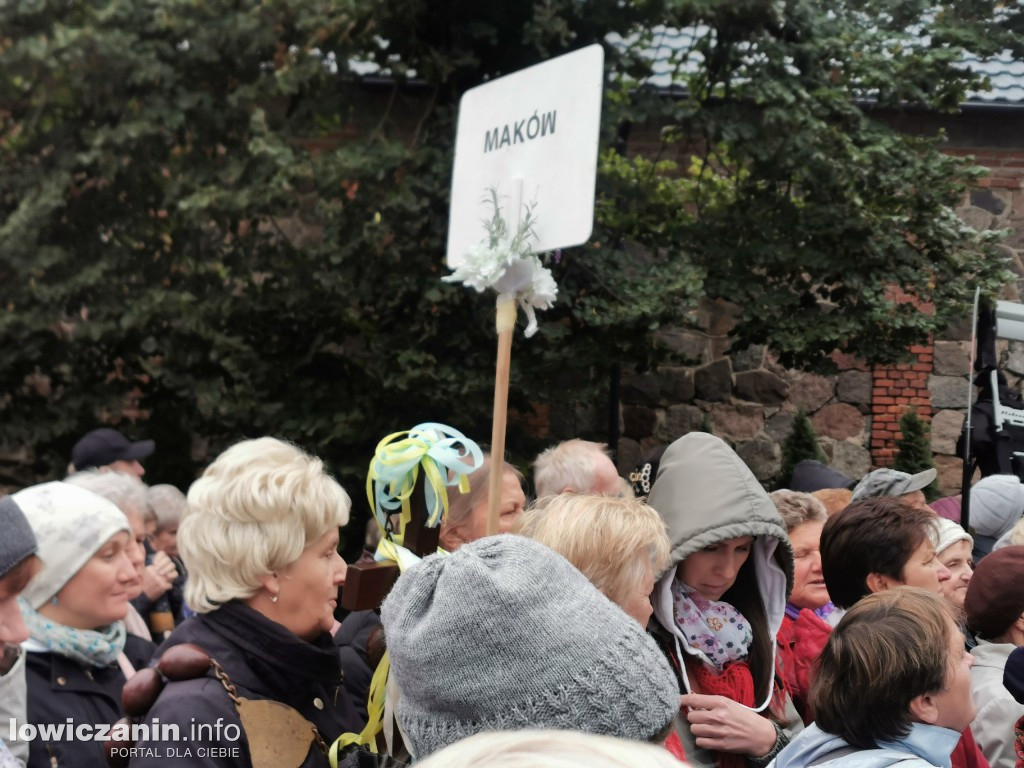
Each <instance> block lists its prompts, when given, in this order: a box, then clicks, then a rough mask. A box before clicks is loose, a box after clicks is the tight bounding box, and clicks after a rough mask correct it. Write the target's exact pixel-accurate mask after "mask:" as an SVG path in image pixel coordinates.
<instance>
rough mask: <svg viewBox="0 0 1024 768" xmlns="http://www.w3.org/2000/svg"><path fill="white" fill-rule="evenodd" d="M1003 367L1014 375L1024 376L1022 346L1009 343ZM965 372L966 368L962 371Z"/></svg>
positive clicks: (1015, 342) (1023, 345)
mask: <svg viewBox="0 0 1024 768" xmlns="http://www.w3.org/2000/svg"><path fill="white" fill-rule="evenodd" d="M1004 367H1005V368H1006V369H1007V370H1008V371H1012V372H1013V373H1016V374H1018V375H1019V374H1024V344H1021V342H1019V341H1011V342H1010V349H1009V351H1008V353H1007V355H1006V363H1005V364H1004ZM964 370H965V371H966V370H967V369H966V368H965V369H964Z"/></svg>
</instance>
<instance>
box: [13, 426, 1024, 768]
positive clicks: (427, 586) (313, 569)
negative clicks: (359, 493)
mask: <svg viewBox="0 0 1024 768" xmlns="http://www.w3.org/2000/svg"><path fill="white" fill-rule="evenodd" d="M154 450H155V445H154V443H153V442H152V441H145V440H144V441H138V442H132V441H130V440H128V439H127V438H126V437H124V435H122V434H121V433H120V432H117V431H115V430H113V429H109V428H104V429H99V430H95V431H94V432H91V433H89V434H88V435H86V436H85V437H83V438H82V439H81V440H80V441H79V442H78V444H77V445H76V446H75V448H74V450H73V452H72V456H71V466H70V467H69V475H68V477H66V478H65V479H64V480H62V481H56V482H48V483H43V484H40V485H35V486H31V487H28V488H24V489H22V490H19V491H17V492H15V493H13V494H12V495H10V496H6V497H2V498H0V642H2V643H3V646H2V647H3V654H2V656H0V768H20V767H21V766H29V768H54V767H55V766H82V767H84V768H92V767H93V766H95V767H96V768H99V767H100V766H103V765H106V764H107V763H108V761H109V762H110V764H112V765H127V766H133V767H135V768H149V766H158V765H164V764H167V763H171V762H173V763H174V764H178V765H182V766H197V767H198V766H202V767H203V768H214V767H216V768H228V767H232V768H234V767H236V766H237V767H240V768H241V767H244V768H253V767H254V766H255V767H259V768H262V767H263V766H275V767H277V766H279V767H280V768H298V766H308V767H312V766H327V765H331V766H334V767H335V768H336V766H339V765H340V766H351V767H352V768H362V766H400V765H408V764H415V765H423V766H426V767H428V768H434V767H436V768H441V767H442V766H444V767H455V768H459V767H461V766H466V768H468V767H469V766H492V767H493V768H514V767H515V766H527V765H529V766H542V767H543V766H549V767H550V768H555V766H558V767H564V768H571V767H573V766H594V767H595V768H605V767H607V768H611V767H612V766H636V765H645V766H656V767H660V766H670V765H682V764H690V765H693V766H700V767H701V768H704V767H706V768H767V766H770V765H771V766H775V768H817V767H818V766H827V768H883V767H885V766H890V765H895V764H896V763H900V764H902V768H924V767H925V766H933V767H934V768H950V767H951V766H953V767H955V768H986V766H991V768H1024V650H1021V649H1024V522H1022V518H1024V487H1022V486H1021V482H1020V480H1019V479H1018V478H1017V477H1015V476H1008V475H996V476H991V477H986V478H984V479H982V480H981V481H980V482H978V483H977V484H976V485H975V486H974V488H973V489H972V491H971V505H972V506H971V509H972V516H971V519H972V521H973V526H972V530H971V531H965V530H964V529H963V528H962V527H961V525H960V524H959V514H960V502H959V499H958V498H956V497H950V498H946V499H940V500H938V501H937V502H934V503H933V504H932V505H931V506H929V505H928V503H927V501H926V498H925V494H924V491H925V489H926V488H927V487H928V486H929V485H930V484H931V483H932V481H933V480H934V479H935V471H934V470H928V471H925V472H921V473H918V474H916V475H911V474H907V473H903V472H898V471H895V470H892V469H886V468H883V469H878V470H874V471H873V472H870V473H868V474H867V475H866V476H864V477H863V478H848V477H845V476H844V475H842V474H841V473H839V472H837V471H836V470H834V469H832V468H829V467H827V466H824V465H821V464H819V463H817V462H804V463H802V464H801V465H798V467H797V468H796V470H795V471H794V473H793V476H792V478H790V482H789V486H790V487H789V488H788V489H784V490H779V491H775V492H774V493H771V494H769V493H768V492H767V491H766V490H765V489H764V487H763V486H762V485H761V483H760V482H759V481H758V480H757V479H756V478H755V477H754V475H753V473H752V472H751V471H750V470H749V469H748V467H747V466H746V465H745V464H744V463H743V461H742V460H741V459H740V458H739V456H738V455H737V454H736V453H735V452H734V451H733V450H732V449H731V448H730V447H729V445H728V444H726V443H725V442H724V441H722V440H721V439H719V438H717V437H714V436H712V435H710V434H706V433H701V432H695V433H690V434H686V435H683V436H682V437H680V438H679V439H677V440H676V441H674V442H673V443H672V444H670V445H668V446H664V447H662V448H659V449H658V450H656V451H652V452H651V453H650V454H648V455H647V456H645V457H644V458H643V459H642V460H641V461H640V463H639V466H637V467H636V468H635V470H634V471H633V472H631V473H630V475H629V478H628V481H627V480H626V479H623V478H621V477H620V476H619V474H618V472H617V471H616V468H615V465H614V463H613V462H612V460H611V458H610V456H609V454H608V452H607V450H606V448H605V447H604V446H602V445H600V444H598V443H593V442H589V441H585V440H579V439H573V440H568V441H566V442H564V443H560V444H558V445H556V446H553V447H551V448H549V449H548V450H545V451H544V452H543V453H541V454H540V455H539V456H538V457H537V459H536V461H535V462H534V463H533V466H532V468H531V469H532V472H531V481H532V487H533V488H534V489H535V494H533V496H534V498H533V499H529V498H528V495H527V480H526V478H525V477H524V476H523V474H522V473H520V472H519V471H518V470H517V469H515V468H514V467H513V466H511V465H510V464H508V463H504V462H493V461H491V459H490V457H487V456H486V455H485V456H484V459H483V461H482V462H480V463H479V466H477V467H476V468H475V469H474V470H473V471H472V472H471V473H470V474H468V476H467V480H468V482H467V483H464V484H462V485H460V484H458V483H453V484H451V485H450V486H449V487H448V500H447V505H446V511H445V514H444V515H443V517H442V519H441V520H440V527H439V531H438V542H439V550H438V552H437V554H431V555H429V556H426V557H424V558H422V559H420V560H418V561H415V560H416V559H415V558H411V560H402V567H401V575H400V576H398V578H397V580H396V581H395V582H394V585H393V586H392V587H391V589H390V591H389V592H388V593H387V597H386V599H385V600H384V601H383V603H382V605H381V606H380V607H379V609H377V610H368V611H357V612H352V613H347V614H346V613H345V612H344V611H343V610H342V609H340V608H339V590H341V589H343V587H344V585H345V581H346V574H347V570H348V566H347V564H346V563H345V561H344V560H343V559H342V558H341V557H340V555H339V553H338V548H339V532H340V530H341V529H343V528H344V526H346V525H347V523H348V521H349V514H350V509H351V500H350V497H349V494H348V493H347V492H346V490H345V489H343V488H342V487H341V486H340V485H339V484H338V482H337V481H336V480H335V479H334V478H333V477H331V475H330V474H329V473H328V472H327V470H326V469H325V467H324V465H323V463H322V462H321V461H320V460H319V459H318V458H316V457H315V456H312V455H310V454H309V453H307V452H305V451H303V450H302V449H301V448H299V447H297V446H295V445H293V444H290V443H287V442H284V441H282V440H278V439H275V438H270V437H264V438H259V439H253V440H244V441H242V442H240V443H238V444H236V445H234V446H232V447H230V448H229V449H227V450H226V451H225V452H224V453H222V454H221V455H220V456H218V457H217V458H216V459H215V460H214V461H213V462H212V463H211V464H210V465H209V466H208V467H206V469H205V470H204V471H203V473H202V474H201V476H200V477H199V478H198V479H197V480H196V481H195V482H194V483H193V484H192V485H191V486H190V487H189V488H188V489H187V495H186V494H185V493H182V492H181V491H180V490H179V489H177V488H175V487H174V486H169V485H155V486H151V487H147V486H146V485H145V484H144V482H143V479H142V478H143V477H144V473H145V470H144V468H143V464H142V463H143V462H144V461H145V460H146V459H147V458H148V457H149V456H150V455H151V454H152V453H153V451H154ZM497 465H500V466H501V467H502V469H501V472H502V475H501V479H500V482H497V480H496V481H495V487H497V488H499V489H500V499H498V500H497V501H496V506H497V510H498V521H497V529H498V534H497V535H487V531H488V509H489V506H490V502H491V500H490V499H489V497H488V494H489V488H490V486H491V483H490V480H491V474H492V472H494V471H497V470H496V469H495V468H496V466H497ZM400 519H401V518H400V517H399V516H395V517H393V518H391V522H389V524H388V526H387V528H388V530H387V532H386V533H385V534H384V535H385V536H388V537H392V538H394V543H400V542H401V540H402V539H401V534H402V531H400V530H395V529H400V528H401V523H400ZM392 523H393V526H392ZM396 532H397V534H398V535H397V537H396V536H395V534H396ZM376 538H377V537H369V538H368V544H370V545H373V544H375V541H376ZM369 554H370V553H367V560H372V558H370V557H369ZM378 559H380V557H378ZM384 674H386V679H385V678H384V677H383V675H384ZM382 681H383V682H382ZM368 721H369V722H370V723H371V728H369V729H367V723H368ZM374 724H379V726H380V731H381V732H380V734H379V735H378V734H377V732H376V730H374V727H373V726H374ZM83 728H84V729H85V730H83ZM367 733H369V735H368V736H367ZM343 734H344V735H346V736H345V737H343V738H341V739H339V737H341V736H342V735H343ZM349 743H352V744H354V745H355V746H354V747H348V748H347V749H346V748H344V745H345V744H349ZM377 753H379V754H377Z"/></svg>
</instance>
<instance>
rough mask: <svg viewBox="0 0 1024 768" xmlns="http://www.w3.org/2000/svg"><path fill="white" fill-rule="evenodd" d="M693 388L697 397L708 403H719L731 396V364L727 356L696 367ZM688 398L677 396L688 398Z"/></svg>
mask: <svg viewBox="0 0 1024 768" xmlns="http://www.w3.org/2000/svg"><path fill="white" fill-rule="evenodd" d="M693 383H694V389H695V391H696V394H697V397H698V398H700V399H701V400H707V401H708V402H710V403H721V402H725V401H727V400H729V399H730V398H731V397H732V365H731V364H730V363H729V359H728V358H722V359H721V360H716V361H715V362H713V363H709V364H708V365H705V366H704V367H703V368H698V369H697V370H696V372H694V374H693ZM689 399H690V398H679V399H678V400H676V402H679V401H680V400H683V401H685V400H689Z"/></svg>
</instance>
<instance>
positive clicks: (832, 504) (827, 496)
mask: <svg viewBox="0 0 1024 768" xmlns="http://www.w3.org/2000/svg"><path fill="white" fill-rule="evenodd" d="M811 496H813V497H814V498H816V499H817V500H818V501H820V502H821V503H822V504H824V505H825V512H827V513H828V516H829V517H832V515H834V514H835V513H836V512H842V511H843V510H844V509H846V508H847V507H848V506H849V505H850V499H852V498H853V491H851V490H850V489H849V488H822V489H821V490H820V491H814V492H813V493H812V494H811Z"/></svg>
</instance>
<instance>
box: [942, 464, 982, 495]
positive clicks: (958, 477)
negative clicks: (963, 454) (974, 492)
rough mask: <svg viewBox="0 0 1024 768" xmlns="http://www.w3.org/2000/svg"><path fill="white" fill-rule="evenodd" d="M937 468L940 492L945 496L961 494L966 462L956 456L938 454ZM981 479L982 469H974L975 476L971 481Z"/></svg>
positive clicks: (974, 481)
mask: <svg viewBox="0 0 1024 768" xmlns="http://www.w3.org/2000/svg"><path fill="white" fill-rule="evenodd" d="M935 469H937V470H938V473H939V474H938V477H939V492H940V493H941V494H942V495H943V496H957V495H959V494H960V487H961V482H962V480H963V475H964V463H963V461H962V460H961V459H958V458H957V457H956V456H946V455H941V454H940V455H938V456H936V457H935ZM980 479H981V470H975V471H974V478H973V479H972V480H971V483H972V484H973V483H976V482H978V480H980Z"/></svg>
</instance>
